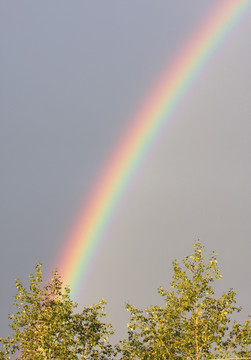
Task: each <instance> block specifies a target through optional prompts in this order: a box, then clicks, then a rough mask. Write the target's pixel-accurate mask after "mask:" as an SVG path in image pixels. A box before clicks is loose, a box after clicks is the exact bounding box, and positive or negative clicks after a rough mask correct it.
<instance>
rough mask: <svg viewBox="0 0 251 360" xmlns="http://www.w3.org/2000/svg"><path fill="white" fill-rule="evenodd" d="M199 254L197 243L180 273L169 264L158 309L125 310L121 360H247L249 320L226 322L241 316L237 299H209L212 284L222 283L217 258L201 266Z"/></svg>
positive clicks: (250, 353)
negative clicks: (168, 278) (166, 285)
mask: <svg viewBox="0 0 251 360" xmlns="http://www.w3.org/2000/svg"><path fill="white" fill-rule="evenodd" d="M203 251H204V248H203V247H202V246H201V243H200V242H199V241H197V242H196V243H195V245H194V253H193V254H192V255H191V256H187V257H185V258H184V260H183V263H184V266H185V270H183V269H182V267H181V266H180V265H179V264H178V262H177V260H175V261H174V262H173V270H174V275H173V282H172V283H171V290H169V291H166V290H164V289H163V288H162V287H160V288H159V290H158V292H159V294H160V295H161V296H162V297H163V298H164V303H165V306H164V307H163V308H162V307H160V306H150V307H149V308H146V309H145V310H144V311H142V310H139V309H137V308H135V307H134V306H132V305H129V304H127V305H126V308H127V310H128V311H129V312H130V313H131V317H130V322H129V324H128V339H127V340H124V341H122V342H121V344H120V348H119V351H120V353H121V354H122V359H125V360H129V359H131V360H132V359H133V360H137V359H142V360H166V359H171V360H174V359H175V360H178V359H192V360H199V359H215V358H218V359H220V358H224V359H228V358H231V357H237V358H249V359H251V322H250V320H251V319H249V320H247V321H245V323H244V324H242V325H241V324H239V323H238V322H237V321H232V320H231V319H230V315H232V314H233V313H234V312H239V311H240V310H241V308H239V307H236V306H235V303H236V294H235V292H234V290H233V289H230V290H229V291H228V292H227V293H223V294H222V295H221V296H220V297H219V298H216V297H215V296H214V291H213V289H212V286H211V283H212V282H213V281H214V280H215V279H220V277H221V275H220V272H219V268H218V266H217V260H216V254H215V253H213V254H212V256H211V258H210V260H209V262H208V263H207V264H205V261H204V258H203Z"/></svg>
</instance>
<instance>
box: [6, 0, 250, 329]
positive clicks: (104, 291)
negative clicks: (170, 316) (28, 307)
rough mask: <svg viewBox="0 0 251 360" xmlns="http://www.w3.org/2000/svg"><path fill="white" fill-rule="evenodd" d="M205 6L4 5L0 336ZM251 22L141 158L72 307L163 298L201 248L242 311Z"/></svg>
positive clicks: (161, 2) (115, 307) (116, 307)
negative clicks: (19, 289) (21, 291)
mask: <svg viewBox="0 0 251 360" xmlns="http://www.w3.org/2000/svg"><path fill="white" fill-rule="evenodd" d="M217 3H218V0H217V1H213V0H208V1H207V0H204V1H201V0H190V1H189V2H188V1H171V0H158V1H148V0H147V1H146V0H137V1H95V0H91V1H90V0H89V1H77V0H76V1H64V0H60V1H59V0H54V1H49V0H44V1H40V2H38V1H34V0H26V1H23V0H19V1H4V0H2V1H1V2H0V14H1V15H0V49H1V85H0V91H1V97H0V102H1V106H0V108H1V110H0V111H1V122H0V161H1V181H0V184H1V185H0V222H1V226H0V232H1V237H0V239H1V252H0V281H1V292H0V303H1V307H0V330H1V334H0V336H6V335H7V334H8V326H7V324H8V322H9V321H8V319H7V315H8V313H9V312H11V311H13V308H12V305H11V304H12V303H13V300H14V299H13V296H14V294H15V282H14V279H15V278H16V277H19V278H20V279H21V280H22V281H23V282H24V283H27V279H28V275H29V274H30V273H31V272H33V271H34V267H35V265H36V263H37V261H41V262H42V263H43V265H44V269H45V273H47V274H48V273H49V272H50V270H51V266H52V265H53V261H54V259H55V258H56V256H57V254H58V253H59V251H60V249H61V248H62V246H63V243H64V241H65V237H66V236H67V233H68V232H69V231H70V229H71V227H72V225H73V223H74V220H75V219H76V216H77V214H78V211H79V208H80V207H82V205H83V203H84V201H85V199H86V198H87V196H88V193H89V191H90V189H91V187H92V183H93V182H94V181H96V178H97V176H98V174H99V171H100V169H101V168H102V164H103V163H104V161H106V160H107V158H108V157H109V154H110V153H111V152H112V151H113V149H114V146H115V144H116V143H117V141H118V139H119V138H120V136H121V135H122V134H123V132H124V129H125V128H126V126H127V124H128V123H129V121H130V120H131V118H132V115H133V114H134V113H135V111H136V110H137V109H138V108H139V107H140V105H141V104H142V103H143V102H144V99H145V98H146V96H147V94H148V93H149V91H150V90H151V88H152V87H153V84H155V82H156V80H157V79H158V78H159V77H160V76H161V74H162V73H163V70H165V69H166V68H167V66H168V64H169V62H170V61H171V60H172V58H173V56H174V55H175V53H176V52H177V51H178V49H179V48H180V47H181V46H182V44H184V43H185V41H186V39H187V36H188V35H189V34H190V33H192V32H193V31H195V29H196V28H197V27H198V24H199V23H200V21H201V19H203V17H204V16H205V15H206V14H207V13H208V11H209V9H210V8H213V6H214V5H216V4H217ZM250 37H251V21H250V13H249V14H248V16H247V17H246V18H245V21H243V22H242V23H240V24H239V26H238V29H237V31H236V32H234V33H233V34H232V36H231V37H229V38H228V39H227V41H226V42H225V43H224V46H223V47H222V49H221V51H220V52H219V53H218V54H217V56H216V57H215V58H214V60H213V62H212V63H211V64H210V66H209V67H208V68H207V70H206V71H205V72H204V74H203V76H202V77H201V78H200V81H199V82H198V84H197V86H196V87H194V88H193V92H192V93H191V96H190V97H189V101H188V102H187V103H186V105H185V106H184V107H183V109H182V111H181V112H180V113H179V116H177V118H176V120H175V122H174V123H173V125H172V126H171V128H170V129H169V130H168V131H167V133H166V134H165V136H163V138H162V140H161V141H160V142H159V144H158V146H157V147H156V149H155V151H153V152H152V153H151V156H150V157H149V159H148V161H147V163H146V164H145V166H144V168H143V170H142V171H141V173H140V176H137V178H136V181H135V182H134V184H133V186H132V189H131V191H130V193H129V194H128V196H127V198H126V201H125V203H124V205H123V207H122V209H121V210H120V212H119V213H118V214H117V216H116V221H114V223H113V224H112V226H111V228H110V231H109V234H108V236H107V239H106V241H105V242H104V243H103V246H102V247H100V249H99V252H98V254H96V257H95V260H94V262H93V266H92V268H91V270H90V273H89V275H88V282H87V287H85V288H84V289H82V288H80V291H79V298H78V303H79V304H80V305H89V304H91V303H94V302H97V301H98V300H99V299H101V298H103V297H104V298H106V299H107V300H108V306H107V312H108V314H109V320H110V321H112V322H113V324H114V326H115V328H116V330H117V332H118V336H120V335H121V334H123V335H124V334H125V322H126V319H127V313H126V311H125V310H124V302H125V301H130V302H131V303H132V304H134V305H136V306H139V307H144V306H147V305H150V304H151V303H156V302H158V301H159V297H158V295H157V291H156V289H157V287H158V286H159V285H163V286H164V287H165V288H168V284H169V282H170V281H171V276H172V271H171V261H172V260H173V259H175V258H178V259H180V260H181V259H182V258H183V257H184V256H185V255H188V254H189V253H191V252H192V251H193V243H194V240H195V239H197V238H200V239H201V241H202V243H203V244H204V245H205V246H206V250H207V252H208V253H210V252H211V251H213V250H215V251H216V252H217V253H218V256H219V263H220V267H221V269H222V273H223V279H222V280H221V282H219V284H217V289H221V290H228V289H229V288H230V287H233V288H234V289H235V290H236V291H237V294H238V299H239V304H241V305H242V306H243V315H242V318H243V319H244V318H245V317H247V314H248V313H250V312H251V309H250V297H251V291H250V285H249V284H250V280H251V275H250V274H251V271H250V253H251V242H250V234H251V222H250V215H251V202H250V200H251V185H250V184H251V167H250V163H251V161H250V160H251V158H250V157H251V156H250V155H251V122H250V114H251V107H250V94H251V71H250V63H251V49H250Z"/></svg>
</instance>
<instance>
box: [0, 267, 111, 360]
mask: <svg viewBox="0 0 251 360" xmlns="http://www.w3.org/2000/svg"><path fill="white" fill-rule="evenodd" d="M16 287H17V291H18V292H17V294H16V296H15V306H16V307H17V312H16V313H15V314H13V315H9V318H10V319H11V320H12V323H11V324H10V328H11V329H12V330H13V336H12V337H10V336H9V337H7V338H5V339H3V338H0V342H1V343H2V345H3V349H4V350H3V351H0V359H2V360H4V359H11V356H10V355H11V354H12V355H13V354H15V353H18V358H19V359H20V360H21V359H32V360H45V359H46V360H56V359H57V360H59V359H63V360H66V359H88V360H89V359H95V360H106V359H111V358H112V356H113V353H114V350H113V348H112V346H111V345H110V344H109V343H108V341H107V340H108V338H109V336H110V335H111V334H112V333H113V330H112V327H111V325H110V324H105V323H104V322H102V321H101V318H102V317H104V316H105V312H104V305H105V301H104V300H102V301H101V302H100V303H99V304H95V305H93V306H90V307H86V308H84V309H83V311H82V312H81V313H75V312H74V309H75V308H76V307H77V304H75V303H73V302H72V301H71V299H70V290H69V288H65V289H62V282H61V280H60V277H59V275H58V273H57V272H53V277H52V279H51V281H50V282H49V283H48V284H47V285H46V286H43V281H42V267H41V264H38V265H37V266H36V274H35V276H34V275H32V274H31V275H30V286H29V290H26V288H25V287H24V286H23V285H22V284H21V282H20V280H18V279H17V280H16Z"/></svg>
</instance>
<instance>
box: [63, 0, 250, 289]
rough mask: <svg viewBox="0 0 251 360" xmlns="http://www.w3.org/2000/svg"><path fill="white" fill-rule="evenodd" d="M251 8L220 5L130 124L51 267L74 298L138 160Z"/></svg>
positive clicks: (241, 0)
mask: <svg viewBox="0 0 251 360" xmlns="http://www.w3.org/2000/svg"><path fill="white" fill-rule="evenodd" d="M250 5H251V2H250V0H224V1H219V4H218V6H217V8H216V9H214V11H213V13H212V14H211V15H210V16H209V17H208V18H207V19H205V21H204V23H203V24H202V26H201V27H200V28H199V29H198V31H197V32H196V33H195V35H193V36H192V37H191V38H190V40H189V41H188V42H187V45H186V46H185V48H183V49H182V51H181V52H180V53H179V54H178V56H177V57H176V58H175V59H174V61H173V65H172V66H170V67H169V68H168V70H167V72H166V73H165V74H164V75H163V77H162V80H161V81H160V83H159V84H158V85H157V87H156V88H155V89H154V91H153V92H152V93H151V94H150V96H149V98H148V99H147V100H146V101H145V103H144V104H143V107H142V108H141V110H140V111H139V112H138V114H137V115H136V116H135V117H134V119H133V120H132V124H131V127H130V128H129V131H128V132H127V133H126V134H125V135H124V136H123V137H122V139H121V141H120V143H119V146H118V148H117V149H115V151H114V154H115V155H114V156H113V157H112V158H111V159H110V161H109V163H108V165H106V166H105V167H104V170H103V172H102V173H101V176H100V177H99V178H98V181H97V184H96V186H94V190H93V192H92V194H91V197H90V199H89V201H88V202H87V203H86V204H85V207H84V211H83V212H82V213H81V214H80V216H79V219H78V221H77V224H76V226H75V228H74V229H73V232H72V234H71V236H69V238H68V239H67V241H66V243H65V244H64V245H63V249H62V252H61V254H60V257H59V259H58V261H57V262H56V264H57V268H58V270H59V273H60V274H61V275H62V279H63V282H64V284H66V285H69V286H70V287H71V291H72V294H73V296H76V292H77V290H78V288H82V286H83V283H84V282H85V280H86V279H85V278H86V272H87V270H88V267H89V266H90V263H91V260H92V259H93V256H94V253H95V251H96V249H97V247H98V246H99V245H100V243H101V242H102V240H103V239H104V237H105V232H106V229H107V227H108V225H109V224H110V222H111V220H112V217H113V215H114V214H115V213H116V211H117V208H118V205H119V203H120V202H121V199H122V197H123V194H124V193H125V191H126V189H127V188H128V185H129V184H130V183H131V182H132V179H133V177H134V176H135V174H136V172H137V170H138V168H139V166H140V164H141V163H142V160H143V159H144V158H145V157H146V155H147V153H148V152H149V151H150V150H151V148H152V145H153V144H154V143H155V142H156V140H157V139H158V136H159V135H160V134H161V133H162V130H164V129H163V128H164V127H166V126H167V125H168V123H170V122H171V119H172V118H173V116H172V115H173V113H174V111H176V110H177V109H178V108H179V105H180V104H181V102H182V100H183V99H184V96H185V94H186V93H188V91H189V89H191V88H192V86H193V84H194V83H195V81H196V79H197V78H198V77H199V74H200V73H201V71H202V70H203V69H204V68H205V67H206V65H207V63H208V61H209V60H210V59H211V58H212V56H213V55H214V54H215V52H216V50H217V49H218V48H219V46H220V45H221V44H222V42H223V41H224V39H225V38H226V37H227V36H228V34H230V33H231V30H232V29H233V28H234V26H235V25H236V24H237V23H238V22H239V21H240V19H241V18H242V17H243V16H244V15H245V14H246V13H247V11H248V9H249V8H250Z"/></svg>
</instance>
